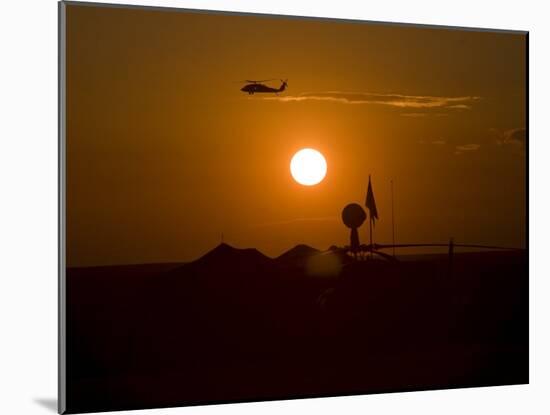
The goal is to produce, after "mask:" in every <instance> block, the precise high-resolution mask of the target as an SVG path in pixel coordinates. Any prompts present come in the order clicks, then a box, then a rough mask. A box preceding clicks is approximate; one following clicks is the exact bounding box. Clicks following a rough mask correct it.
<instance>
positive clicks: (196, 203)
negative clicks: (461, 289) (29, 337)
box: [67, 5, 526, 266]
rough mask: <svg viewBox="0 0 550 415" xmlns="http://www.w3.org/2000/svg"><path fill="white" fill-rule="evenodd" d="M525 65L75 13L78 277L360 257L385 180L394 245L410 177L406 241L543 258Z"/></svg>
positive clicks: (238, 19) (312, 25) (318, 27)
mask: <svg viewBox="0 0 550 415" xmlns="http://www.w3.org/2000/svg"><path fill="white" fill-rule="evenodd" d="M525 62H526V37H525V35H524V34H521V33H504V32H498V33H490V32H475V31H457V30H445V29H433V28H432V29H426V28H416V27H403V26H390V25H380V24H366V23H357V22H339V21H330V20H304V19H282V18H270V17H265V16H264V17H261V16H260V17H259V16H229V15H216V14H202V13H189V12H168V11H160V10H143V9H124V8H107V7H91V6H83V5H69V6H68V7H67V90H68V92H67V261H68V265H69V266H83V265H104V264H125V263H148V262H166V261H189V260H192V259H194V258H196V257H198V256H200V255H201V254H203V253H204V252H206V251H208V250H209V249H211V248H213V247H214V246H215V245H216V244H218V243H219V242H220V234H221V233H222V232H223V233H224V236H225V240H226V242H228V243H230V244H232V245H234V246H237V247H256V248H258V249H259V250H260V251H262V252H264V253H266V254H267V255H270V256H275V255H279V254H280V253H282V252H283V251H285V250H287V249H289V248H291V247H292V246H294V245H296V244H298V243H306V244H309V245H311V246H314V247H317V248H319V249H326V248H327V247H328V246H330V245H332V244H336V245H343V244H346V243H348V239H349V230H348V229H347V228H345V227H344V225H343V224H342V222H341V220H340V212H341V210H342V208H343V207H344V206H345V205H346V204H347V203H350V202H359V203H361V204H364V200H365V195H366V190H367V184H368V175H369V174H371V175H372V181H373V188H374V194H375V197H376V202H377V205H378V213H379V217H380V220H379V222H377V224H376V228H375V239H376V241H377V242H380V243H388V242H391V220H390V217H391V199H390V180H391V179H393V180H394V182H395V218H396V228H397V238H398V242H400V243H406V242H416V243H420V242H443V243H444V242H447V241H448V239H449V237H450V236H453V237H454V238H455V241H456V242H458V243H478V244H491V245H504V246H514V247H524V246H525V243H526V239H525V237H526V230H525V215H526V211H525V204H526V187H525V181H526V177H525V165H526V152H525V136H526V134H525V127H526V89H525V83H526V71H525V69H526V68H525ZM265 78H288V80H289V81H288V83H289V87H288V89H287V91H285V92H284V93H283V94H281V95H280V96H278V97H276V96H260V95H254V96H252V97H249V96H247V95H245V94H243V93H242V92H240V88H241V87H242V85H243V84H242V83H239V81H240V80H243V79H265ZM272 86H275V87H278V86H279V82H274V83H272ZM303 147H312V148H315V149H317V150H319V151H321V152H322V153H323V154H324V156H325V157H326V159H327V164H328V173H327V176H326V178H325V180H324V181H323V182H322V183H321V184H319V185H316V186H312V187H305V186H301V185H299V184H297V183H296V182H295V181H294V180H293V179H292V177H291V176H290V171H289V163H290V159H291V157H292V155H293V154H294V153H295V152H296V151H297V150H299V149H300V148H303ZM366 225H367V224H366V223H365V225H364V226H363V227H362V228H360V229H359V234H360V237H361V238H362V239H363V241H367V235H368V227H367V226H366Z"/></svg>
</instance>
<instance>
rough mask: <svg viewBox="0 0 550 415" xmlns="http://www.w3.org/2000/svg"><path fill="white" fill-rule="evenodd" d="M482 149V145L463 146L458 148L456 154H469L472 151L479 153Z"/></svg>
mask: <svg viewBox="0 0 550 415" xmlns="http://www.w3.org/2000/svg"><path fill="white" fill-rule="evenodd" d="M480 147H481V145H480V144H463V145H460V146H456V147H455V148H456V151H455V154H456V155H457V156H458V155H460V154H462V153H468V152H472V151H477V150H479V148H480Z"/></svg>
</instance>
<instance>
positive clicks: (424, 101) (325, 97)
mask: <svg viewBox="0 0 550 415" xmlns="http://www.w3.org/2000/svg"><path fill="white" fill-rule="evenodd" d="M263 99H265V100H271V101H280V102H302V101H329V102H336V103H341V104H356V105H357V104H368V105H385V106H390V107H395V108H415V109H433V108H439V109H443V108H444V109H462V110H464V109H470V108H471V105H472V104H473V102H475V101H477V100H479V99H481V98H480V97H477V96H460V97H443V96H430V95H403V94H381V93H373V92H342V91H327V92H304V93H301V94H298V95H284V96H270V97H264V98H263ZM412 114H414V115H412ZM420 114H421V113H409V114H408V115H405V114H403V115H405V116H409V117H415V116H422V115H420Z"/></svg>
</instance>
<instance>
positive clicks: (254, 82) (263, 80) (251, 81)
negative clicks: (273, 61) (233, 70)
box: [243, 79, 276, 84]
mask: <svg viewBox="0 0 550 415" xmlns="http://www.w3.org/2000/svg"><path fill="white" fill-rule="evenodd" d="M269 81H276V79H262V80H260V81H253V80H250V79H245V80H244V81H243V82H250V83H253V84H257V83H259V82H269Z"/></svg>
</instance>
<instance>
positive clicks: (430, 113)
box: [399, 111, 449, 118]
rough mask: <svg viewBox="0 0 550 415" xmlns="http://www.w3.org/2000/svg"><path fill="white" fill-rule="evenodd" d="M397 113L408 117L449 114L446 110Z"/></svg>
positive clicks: (443, 115)
mask: <svg viewBox="0 0 550 415" xmlns="http://www.w3.org/2000/svg"><path fill="white" fill-rule="evenodd" d="M399 115H401V116H402V117H409V118H422V117H427V116H428V115H429V116H430V117H447V116H448V115H449V114H448V113H446V112H433V111H430V112H402V113H401V114H399Z"/></svg>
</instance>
